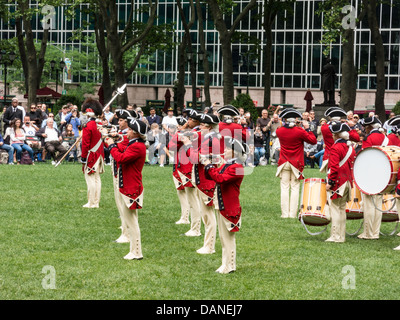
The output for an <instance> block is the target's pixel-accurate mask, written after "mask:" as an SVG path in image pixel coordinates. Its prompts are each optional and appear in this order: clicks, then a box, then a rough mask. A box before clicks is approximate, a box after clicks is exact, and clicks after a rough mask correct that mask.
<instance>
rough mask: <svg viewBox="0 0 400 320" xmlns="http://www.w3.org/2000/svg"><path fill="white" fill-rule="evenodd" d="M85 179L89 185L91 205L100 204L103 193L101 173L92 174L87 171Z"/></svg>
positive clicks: (88, 196)
mask: <svg viewBox="0 0 400 320" xmlns="http://www.w3.org/2000/svg"><path fill="white" fill-rule="evenodd" d="M85 180H86V185H87V198H88V203H89V205H91V206H93V205H97V206H98V205H99V203H100V194H101V179H100V173H98V172H94V173H92V174H87V173H85Z"/></svg>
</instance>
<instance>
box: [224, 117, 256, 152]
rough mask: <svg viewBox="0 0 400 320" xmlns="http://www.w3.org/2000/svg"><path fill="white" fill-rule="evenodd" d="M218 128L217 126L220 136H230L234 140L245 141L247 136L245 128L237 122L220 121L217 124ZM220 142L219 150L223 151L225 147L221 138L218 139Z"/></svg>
mask: <svg viewBox="0 0 400 320" xmlns="http://www.w3.org/2000/svg"><path fill="white" fill-rule="evenodd" d="M218 128H219V133H220V134H221V136H222V137H231V138H234V139H236V140H239V141H243V142H246V141H247V139H248V136H249V135H248V131H247V129H245V128H243V127H242V126H241V125H240V124H238V123H234V122H232V123H225V122H220V123H219V124H218ZM220 144H221V152H223V151H224V149H225V143H224V139H223V138H222V139H221V140H220Z"/></svg>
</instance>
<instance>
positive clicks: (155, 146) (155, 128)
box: [147, 122, 161, 164]
mask: <svg viewBox="0 0 400 320" xmlns="http://www.w3.org/2000/svg"><path fill="white" fill-rule="evenodd" d="M160 135H161V130H160V127H159V125H158V124H157V123H156V122H155V123H153V124H152V125H151V126H150V131H148V132H147V141H148V142H149V144H150V146H149V164H156V163H157V160H158V157H159V149H160V147H161V142H160Z"/></svg>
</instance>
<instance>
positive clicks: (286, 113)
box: [279, 108, 301, 119]
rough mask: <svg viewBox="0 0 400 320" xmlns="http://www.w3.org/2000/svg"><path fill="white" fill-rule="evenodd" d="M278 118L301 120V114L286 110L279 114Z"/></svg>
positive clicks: (293, 110)
mask: <svg viewBox="0 0 400 320" xmlns="http://www.w3.org/2000/svg"><path fill="white" fill-rule="evenodd" d="M279 117H280V118H282V119H289V118H301V113H300V112H299V111H297V110H295V109H292V108H287V109H285V110H283V111H282V112H281V113H280V114H279Z"/></svg>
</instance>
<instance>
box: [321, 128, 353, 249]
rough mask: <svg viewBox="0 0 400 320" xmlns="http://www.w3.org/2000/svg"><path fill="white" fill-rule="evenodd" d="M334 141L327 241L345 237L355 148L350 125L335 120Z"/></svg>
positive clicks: (331, 160) (328, 179) (327, 185)
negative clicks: (329, 230)
mask: <svg viewBox="0 0 400 320" xmlns="http://www.w3.org/2000/svg"><path fill="white" fill-rule="evenodd" d="M330 130H331V132H332V133H333V139H334V140H335V143H334V144H333V145H332V148H331V151H330V155H329V162H328V177H327V184H326V191H327V193H328V197H327V198H328V202H329V213H330V215H331V222H332V226H331V233H330V237H329V238H328V239H327V240H326V241H327V242H344V241H345V238H346V203H347V201H349V200H350V197H351V188H352V184H353V176H352V170H353V163H354V157H355V154H356V152H355V150H354V149H353V147H352V146H351V143H350V142H348V140H349V131H350V127H349V126H348V125H347V124H346V123H342V122H336V123H334V124H332V125H330Z"/></svg>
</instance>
